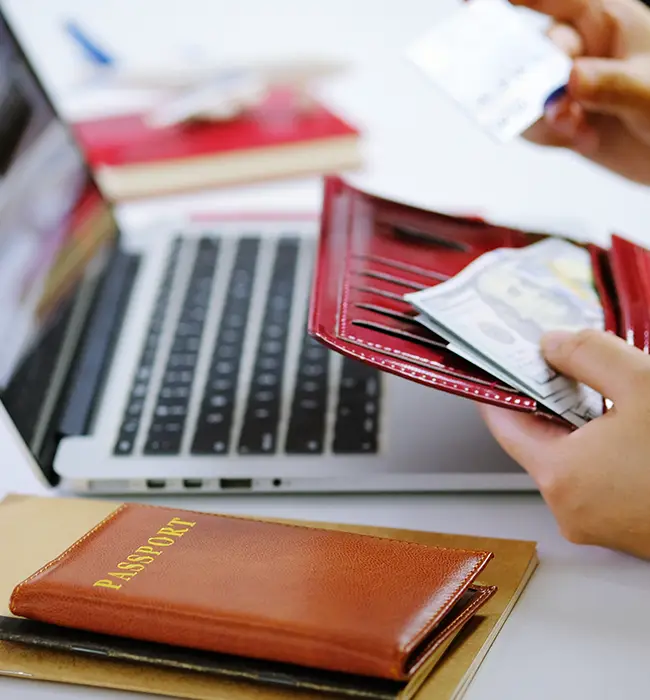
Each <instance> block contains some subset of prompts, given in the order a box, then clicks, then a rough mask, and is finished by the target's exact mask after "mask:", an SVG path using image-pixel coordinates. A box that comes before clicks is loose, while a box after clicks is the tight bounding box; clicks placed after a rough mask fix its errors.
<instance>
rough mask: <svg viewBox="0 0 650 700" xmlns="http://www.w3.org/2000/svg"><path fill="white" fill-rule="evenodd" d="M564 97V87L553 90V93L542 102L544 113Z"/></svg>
mask: <svg viewBox="0 0 650 700" xmlns="http://www.w3.org/2000/svg"><path fill="white" fill-rule="evenodd" d="M565 95H566V85H563V86H562V87H559V88H557V89H556V90H553V92H552V93H551V94H550V95H549V96H548V97H547V98H546V100H545V102H544V111H546V110H547V109H549V108H550V107H551V106H552V105H554V104H555V103H556V102H557V101H558V100H561V99H562V98H563V97H564V96H565Z"/></svg>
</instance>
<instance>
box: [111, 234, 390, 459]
mask: <svg viewBox="0 0 650 700" xmlns="http://www.w3.org/2000/svg"><path fill="white" fill-rule="evenodd" d="M192 247H195V250H192ZM227 248H230V250H228V251H227V250H226V249H227ZM226 253H228V254H226ZM314 253H315V243H314V242H313V241H310V240H308V239H304V238H302V239H301V238H299V237H291V236H286V237H283V238H280V239H277V241H276V242H273V241H268V240H266V241H265V240H263V239H261V238H259V237H256V236H248V237H242V238H238V239H220V238H217V237H213V236H210V237H204V238H201V239H199V240H196V239H190V238H179V239H177V240H176V241H175V242H174V244H173V246H172V248H171V253H170V256H169V259H168V263H167V267H166V270H165V272H164V274H163V277H162V280H161V284H160V288H159V290H158V294H157V297H156V301H155V304H154V309H153V313H152V316H151V319H150V324H149V329H148V332H147V335H146V337H145V341H144V346H143V349H142V353H141V356H140V361H139V364H138V368H137V370H136V372H135V376H134V379H133V382H132V385H131V389H130V393H129V399H128V402H127V405H126V407H125V410H124V415H123V419H122V422H121V426H120V430H119V433H118V437H117V440H116V443H115V446H114V454H116V455H118V456H119V455H121V456H128V455H133V454H138V453H140V454H144V455H150V456H154V455H167V456H173V455H180V454H190V455H197V456H199V455H203V456H205V455H215V456H216V455H222V456H227V455H233V454H239V455H274V454H292V455H319V454H325V453H330V454H372V453H375V452H377V451H378V449H379V418H380V405H381V377H380V375H379V372H378V371H377V370H375V369H374V368H370V367H368V366H366V365H364V364H362V363H360V362H358V361H356V360H350V359H348V358H343V357H341V356H339V355H338V353H334V352H332V351H330V350H328V349H327V348H325V347H324V346H322V345H321V344H320V343H318V342H317V341H315V340H314V339H313V338H311V337H310V336H309V335H308V334H307V331H306V314H307V313H308V308H307V303H306V296H307V295H308V284H305V282H310V280H309V279H308V277H309V276H308V275H307V276H306V275H305V274H304V269H303V268H304V265H305V262H306V260H307V262H308V264H309V265H310V266H311V265H313V256H314ZM188 260H191V262H190V263H189V264H190V270H189V274H186V278H185V282H184V285H183V292H182V294H181V297H182V302H181V304H180V309H179V310H177V311H176V312H174V310H173V309H174V299H175V298H180V297H179V296H178V276H179V267H182V266H183V264H185V265H187V264H188ZM263 265H264V266H267V267H270V274H269V273H267V274H268V275H269V276H268V279H266V278H265V279H263V280H262V284H261V286H262V289H261V291H260V279H259V276H260V274H261V273H260V270H261V268H262V266H263ZM221 276H223V279H224V281H226V284H225V285H223V284H222V285H221V286H219V285H220V277H221ZM219 289H221V290H222V291H221V294H219V293H218V290H219ZM254 300H256V301H254ZM255 306H257V307H258V309H257V313H256V312H255ZM215 309H218V311H215ZM214 313H218V315H219V318H218V321H217V323H216V327H215V328H214V329H213V330H212V331H211V332H210V333H209V336H211V337H208V336H207V335H206V333H207V328H208V326H209V325H210V324H209V323H208V320H209V317H210V315H211V314H214ZM172 317H173V318H172ZM296 324H299V328H298V329H297V331H298V332H296V329H295V326H296ZM212 325H213V326H214V323H213V324H212ZM170 335H171V338H170V337H169V336H170ZM201 357H203V358H204V360H203V362H202V363H201V362H200V359H201ZM200 366H204V368H203V369H199V368H200ZM156 367H159V369H158V371H156ZM193 403H195V404H196V408H195V409H194V410H192V404H193Z"/></svg>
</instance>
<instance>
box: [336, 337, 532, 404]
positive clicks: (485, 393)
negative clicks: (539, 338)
mask: <svg viewBox="0 0 650 700" xmlns="http://www.w3.org/2000/svg"><path fill="white" fill-rule="evenodd" d="M343 337H344V338H346V339H348V340H351V341H353V342H355V343H360V344H361V345H364V346H368V347H371V348H377V350H387V351H389V352H394V353H395V354H396V355H402V356H403V357H406V358H408V359H413V360H415V359H417V361H418V362H425V363H426V364H428V365H431V366H432V367H436V363H434V362H432V361H431V360H427V359H426V358H425V357H416V356H415V355H411V354H410V353H407V352H402V351H401V350H397V349H396V348H392V347H390V346H389V345H380V344H379V343H372V342H370V341H369V340H364V339H363V338H357V337H356V336H354V335H350V334H349V333H347V331H345V330H344V331H343ZM380 362H381V360H380ZM382 364H384V363H382ZM438 371H439V372H442V373H444V369H439V370H438ZM431 381H432V382H438V383H441V384H444V385H446V386H450V387H453V388H454V389H460V388H461V387H460V386H459V383H461V382H463V381H471V380H462V379H461V380H457V381H454V380H453V379H443V378H442V377H440V378H436V377H431ZM462 388H463V391H465V392H468V393H469V392H470V391H472V392H473V393H474V394H476V395H477V396H480V395H483V396H486V397H487V396H489V397H491V398H495V399H500V398H501V394H500V393H498V392H496V391H494V390H493V389H486V388H481V389H471V390H470V389H469V387H462ZM501 393H503V392H501ZM512 393H513V396H514V395H516V392H514V391H513V392H512ZM503 398H504V400H505V401H508V402H512V403H515V404H522V405H523V406H532V405H533V402H532V401H531V400H530V399H525V398H512V397H511V396H505V397H503Z"/></svg>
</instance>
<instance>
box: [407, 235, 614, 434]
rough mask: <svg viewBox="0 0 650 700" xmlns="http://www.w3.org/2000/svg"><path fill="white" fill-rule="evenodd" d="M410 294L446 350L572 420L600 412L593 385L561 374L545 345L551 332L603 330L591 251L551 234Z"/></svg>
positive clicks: (584, 419)
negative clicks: (547, 356) (544, 339)
mask: <svg viewBox="0 0 650 700" xmlns="http://www.w3.org/2000/svg"><path fill="white" fill-rule="evenodd" d="M405 299H406V300H407V301H408V302H409V303H411V304H412V305H413V306H414V307H415V308H416V309H417V310H418V311H419V313H420V315H419V316H418V320H419V321H420V322H421V323H422V324H423V325H424V326H426V327H427V328H429V329H430V330H432V331H433V332H435V333H437V334H438V335H440V336H441V337H442V338H444V339H445V340H446V341H447V342H448V343H449V350H451V351H452V352H454V353H456V354H457V355H459V356H461V357H463V358H465V359H466V360H468V361H470V362H472V363H473V364H475V365H477V366H478V367H481V368H482V369H484V370H485V371H487V372H489V373H490V374H492V375H493V376H494V377H495V378H498V379H500V380H501V381H503V382H506V383H507V384H509V385H510V386H512V387H513V388H515V389H518V390H520V391H522V392H524V393H526V394H528V395H529V396H531V397H532V398H534V399H535V400H537V401H538V402H539V403H540V404H542V405H544V406H547V407H548V408H550V409H551V410H553V411H555V412H556V413H558V414H559V415H561V416H562V417H564V418H565V419H567V420H568V421H570V422H571V423H572V424H574V425H576V426H581V425H583V424H585V423H586V422H588V421H590V420H592V419H593V418H595V417H597V416H599V415H601V413H602V410H603V399H602V397H601V396H600V394H598V393H597V392H595V391H594V390H593V389H591V388H589V387H586V386H584V385H581V384H578V383H576V382H575V381H574V380H572V379H569V378H567V377H564V376H561V375H559V374H558V373H557V372H555V371H554V370H553V369H552V368H551V367H549V366H548V365H547V363H546V362H545V361H544V358H543V357H542V355H541V351H540V341H541V338H542V335H543V334H544V333H546V332H548V331H557V330H566V331H578V330H581V329H584V328H593V329H598V330H603V329H604V314H603V310H602V307H601V304H600V300H599V298H598V295H597V293H596V291H595V288H594V284H593V279H592V272H591V261H590V256H589V253H588V252H587V251H586V250H585V249H583V248H581V247H579V246H577V245H574V244H572V243H569V242H568V241H564V240H561V239H554V238H549V239H546V240H544V241H542V242H540V243H535V244H534V245H531V246H528V247H525V248H519V249H498V250H494V251H492V252H490V253H487V254H485V255H483V256H481V257H480V258H478V259H477V260H475V261H474V262H472V263H471V264H470V265H468V266H467V267H466V268H465V269H464V270H463V271H462V272H461V273H460V274H458V275H456V276H455V277H454V278H452V279H451V280H449V281H447V282H444V283H442V284H439V285H437V286H435V287H431V288H429V289H425V290H423V291H420V292H415V293H412V294H407V295H406V296H405Z"/></svg>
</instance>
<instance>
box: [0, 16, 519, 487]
mask: <svg viewBox="0 0 650 700" xmlns="http://www.w3.org/2000/svg"><path fill="white" fill-rule="evenodd" d="M0 25H1V26H0V30H1V36H0V43H1V46H0V50H1V62H2V65H1V67H0V74H1V75H2V80H0V83H1V86H0V87H1V90H2V94H1V95H0V132H1V133H2V143H1V148H0V151H1V153H0V168H1V172H0V290H1V291H0V382H1V385H0V390H1V399H2V420H3V422H6V423H7V426H8V427H9V428H10V429H11V430H12V431H13V433H14V435H15V436H16V439H18V440H20V441H21V442H22V443H24V445H25V446H26V447H27V449H28V450H29V453H30V459H31V460H32V461H33V463H34V465H35V466H36V467H37V468H38V470H39V473H41V474H42V476H43V477H44V478H46V479H47V481H48V482H49V483H50V484H53V485H54V484H61V485H62V486H63V487H64V488H65V489H66V490H72V491H76V492H80V493H94V494H127V493H140V494H145V493H148V494H154V493H155V494H163V493H179V492H187V493H199V492H211V493H245V492H246V493H247V492H267V493H282V492H287V491H293V492H341V491H347V492H370V491H442V490H470V489H471V490H495V489H498V490H513V489H517V490H527V489H532V488H533V487H532V483H531V482H530V480H529V479H528V477H527V476H526V475H525V474H524V473H523V472H522V471H521V470H520V469H519V468H518V467H517V466H516V465H515V464H514V463H513V462H511V461H510V460H509V459H508V458H507V457H506V456H505V455H504V453H503V452H502V451H501V450H500V448H499V447H498V446H497V445H496V443H495V442H494V441H493V440H492V438H491V437H490V435H489V434H488V433H487V431H486V429H485V428H484V427H483V425H482V423H481V422H480V420H479V418H478V416H477V414H476V410H475V407H474V406H473V405H472V404H471V403H470V402H469V401H466V400H463V399H458V398H454V397H451V396H447V395H445V394H441V393H440V392H435V391H431V390H429V389H427V388H425V387H421V386H419V385H416V384H413V383H410V382H408V381H405V380H402V379H398V378H395V377H391V376H388V375H383V374H380V373H378V372H377V371H376V370H374V369H371V368H368V367H366V366H365V365H363V364H361V363H359V362H357V361H352V360H348V359H343V358H342V357H340V356H339V355H337V354H335V353H333V352H331V351H329V350H327V349H325V348H324V347H322V346H321V345H319V344H318V343H317V342H315V341H314V340H312V339H311V338H310V337H309V336H308V335H307V333H306V321H307V313H308V303H309V294H310V285H311V275H312V267H313V263H314V255H315V241H316V237H317V230H318V227H317V223H316V222H315V221H314V220H305V221H297V220H295V219H293V220H292V219H291V218H287V220H286V221H283V220H281V219H278V218H277V217H274V219H273V220H269V221H265V220H259V219H257V220H255V219H251V220H250V221H245V220H243V219H242V220H229V221H225V220H224V221H223V222H222V223H219V224H210V225H209V226H208V225H201V226H199V225H197V224H189V223H188V225H187V226H186V227H182V229H181V230H179V229H178V228H177V227H172V226H171V224H170V225H169V226H168V227H159V228H156V229H155V230H147V231H139V232H135V231H128V232H120V231H118V228H117V226H116V223H115V221H114V219H113V217H112V214H111V210H110V207H109V206H108V204H107V203H106V202H105V201H104V200H103V198H102V197H101V195H100V194H99V191H98V189H97V188H96V186H95V184H94V182H93V180H92V178H91V177H90V175H89V172H88V170H87V168H86V165H85V163H84V160H83V157H82V155H81V154H80V151H79V150H78V148H77V147H76V145H75V144H74V142H73V141H72V140H71V138H70V136H69V134H68V132H67V130H66V128H65V126H64V125H63V124H62V122H61V120H60V119H59V118H58V117H57V115H56V114H55V111H54V109H53V107H52V105H51V103H50V102H49V100H48V98H47V96H46V94H45V92H44V90H43V88H42V86H41V85H40V83H39V82H38V80H37V79H36V77H35V75H34V72H33V70H32V69H31V68H30V66H29V64H28V62H27V60H26V58H25V56H24V55H23V53H22V52H21V50H20V48H19V46H18V44H17V42H16V41H15V38H14V37H13V36H12V34H11V32H10V30H9V28H8V26H7V24H6V22H5V21H4V20H1V21H0Z"/></svg>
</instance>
